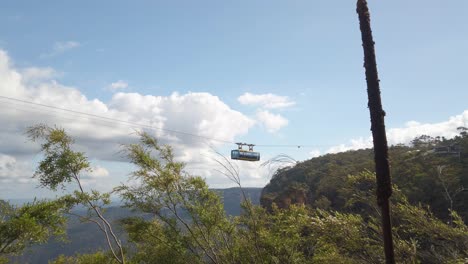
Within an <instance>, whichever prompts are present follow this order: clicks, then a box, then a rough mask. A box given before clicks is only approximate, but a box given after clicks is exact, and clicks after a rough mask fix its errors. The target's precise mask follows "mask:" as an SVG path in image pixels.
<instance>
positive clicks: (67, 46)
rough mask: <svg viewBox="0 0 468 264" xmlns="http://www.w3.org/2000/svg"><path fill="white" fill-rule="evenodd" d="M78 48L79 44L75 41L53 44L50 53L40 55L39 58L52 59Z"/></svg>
mask: <svg viewBox="0 0 468 264" xmlns="http://www.w3.org/2000/svg"><path fill="white" fill-rule="evenodd" d="M80 46H81V44H80V43H79V42H77V41H64V42H55V43H54V46H53V48H52V51H50V52H48V53H43V54H41V58H50V57H54V56H57V55H60V54H62V53H65V52H67V51H69V50H71V49H75V48H78V47H80Z"/></svg>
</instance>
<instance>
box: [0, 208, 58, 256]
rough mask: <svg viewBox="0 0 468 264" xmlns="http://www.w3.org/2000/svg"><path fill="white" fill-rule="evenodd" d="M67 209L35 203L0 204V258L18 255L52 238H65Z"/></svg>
mask: <svg viewBox="0 0 468 264" xmlns="http://www.w3.org/2000/svg"><path fill="white" fill-rule="evenodd" d="M66 209H67V206H66V205H65V204H64V203H63V202H61V201H47V200H43V201H34V202H32V203H27V204H25V205H23V206H21V207H14V206H11V205H10V204H8V203H7V202H5V201H1V200H0V257H1V256H2V255H7V254H19V253H21V251H22V250H23V249H24V248H25V247H27V246H29V245H32V244H37V243H44V242H46V241H47V240H48V239H49V237H51V236H59V237H60V236H64V234H65V231H64V230H65V224H66V219H65V217H63V211H65V210H66Z"/></svg>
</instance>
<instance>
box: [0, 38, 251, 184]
mask: <svg viewBox="0 0 468 264" xmlns="http://www.w3.org/2000/svg"><path fill="white" fill-rule="evenodd" d="M72 46H73V45H72ZM53 73H54V71H53V70H52V69H50V68H28V69H17V68H15V67H13V65H12V63H11V61H10V58H9V56H8V54H7V53H6V52H5V51H2V50H0V94H1V95H2V96H4V97H9V98H16V99H20V100H24V101H29V102H34V103H36V104H40V105H49V106H53V107H57V108H63V109H69V110H72V111H77V112H82V113H89V114H92V115H97V116H104V117H106V118H112V119H117V120H121V121H123V122H120V121H112V120H109V119H102V118H98V117H95V116H94V117H93V116H87V115H82V114H78V113H72V112H68V111H63V110H60V109H57V108H46V107H42V106H40V105H30V104H25V103H21V102H18V101H14V100H9V99H6V98H0V102H1V104H0V107H1V108H2V109H1V111H2V115H0V123H1V124H2V126H1V128H0V149H1V150H2V152H3V153H4V154H5V155H8V156H9V157H13V158H14V159H15V160H16V162H13V163H12V162H11V161H9V163H8V164H13V165H14V166H15V167H16V168H17V169H18V171H17V172H16V174H11V175H17V174H18V175H19V174H20V173H19V172H20V171H23V173H22V175H28V176H31V175H32V172H31V170H26V169H25V167H24V166H22V164H23V162H24V164H27V161H30V160H33V159H36V160H37V157H35V156H34V155H35V154H36V153H37V152H38V150H39V149H38V145H37V144H33V143H31V142H28V141H27V139H26V137H25V135H24V131H25V130H26V128H27V127H28V126H30V125H34V124H37V123H45V124H49V125H51V126H54V125H58V126H60V127H63V128H65V129H66V130H67V132H69V133H70V135H72V136H73V137H74V138H75V139H76V144H77V145H76V148H77V150H79V151H84V152H86V153H87V155H88V156H89V157H90V158H91V159H93V160H96V161H98V162H100V161H125V158H124V157H123V155H122V154H121V153H120V154H119V151H121V147H120V146H121V144H125V143H130V142H135V140H136V136H135V130H141V129H143V130H147V131H148V132H150V133H151V134H153V135H155V136H157V137H158V138H159V139H160V141H161V143H170V144H171V145H172V146H173V147H174V150H175V155H176V157H177V159H179V160H182V161H185V162H187V163H195V164H196V163H197V162H199V163H204V164H207V162H210V161H211V162H212V159H211V158H205V157H203V156H201V153H202V152H203V151H204V150H209V149H210V146H212V147H214V148H218V147H223V146H224V145H225V142H224V141H228V142H231V141H234V140H235V138H236V137H238V136H241V135H244V134H246V133H247V132H248V131H249V129H250V128H251V127H253V126H254V124H255V123H256V121H255V120H253V119H252V118H249V117H247V116H245V115H244V114H242V113H241V112H238V111H235V110H233V109H231V108H230V107H229V106H228V105H226V104H225V103H224V102H223V101H221V100H220V98H218V97H217V96H214V95H212V94H210V93H186V94H179V93H172V94H171V95H169V96H156V95H142V94H138V93H123V92H118V93H115V94H114V95H113V96H112V98H111V99H110V100H109V101H108V102H103V101H100V100H98V99H89V98H87V97H86V96H85V95H84V94H83V93H81V91H80V90H78V89H77V88H74V87H69V86H65V85H63V84H61V83H59V82H58V81H56V80H53V76H54V74H53ZM31 80H34V82H31ZM128 122H130V123H132V124H142V125H143V127H142V126H139V125H131V124H129V123H128ZM151 128H152V129H151ZM176 131H179V132H181V133H177V132H176ZM193 135H198V136H193ZM212 139H220V140H222V141H218V140H212ZM223 140H224V141H223ZM8 166H9V167H11V166H10V165H8ZM4 167H5V168H6V165H5V166H4ZM105 170H106V169H104V168H102V167H97V168H95V170H94V172H93V173H91V174H90V175H86V176H85V177H88V179H86V180H87V182H92V181H91V180H94V179H95V178H97V177H99V176H101V177H102V176H104V175H106V174H108V172H107V173H106V171H105ZM205 172H206V171H203V174H204V173H205ZM207 175H208V174H207ZM108 178H112V177H108ZM223 180H224V181H225V179H223Z"/></svg>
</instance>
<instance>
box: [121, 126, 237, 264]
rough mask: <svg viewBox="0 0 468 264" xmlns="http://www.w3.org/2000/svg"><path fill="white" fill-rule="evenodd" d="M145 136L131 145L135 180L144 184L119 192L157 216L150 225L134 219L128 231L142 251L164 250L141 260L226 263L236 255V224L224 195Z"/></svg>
mask: <svg viewBox="0 0 468 264" xmlns="http://www.w3.org/2000/svg"><path fill="white" fill-rule="evenodd" d="M140 136H141V139H140V144H132V145H128V146H127V147H126V152H127V154H128V157H129V159H130V160H131V162H132V163H134V164H135V165H136V166H137V168H138V169H137V170H136V171H135V172H134V173H133V176H134V178H135V179H136V180H137V182H138V183H139V184H138V185H122V186H120V187H118V188H116V191H117V192H119V193H120V194H121V195H122V197H123V198H124V200H125V201H126V204H127V206H130V207H132V208H135V209H138V210H141V211H143V212H145V213H151V214H153V215H154V216H155V217H156V218H155V219H154V220H150V221H144V220H142V219H139V220H138V221H136V219H133V220H132V221H127V222H126V227H127V230H128V231H131V232H130V238H131V239H133V241H134V242H136V243H137V247H138V248H140V249H145V248H148V247H150V248H152V247H156V248H158V249H159V250H160V251H158V252H145V251H144V250H139V251H138V253H137V258H139V259H140V260H141V259H146V261H149V259H151V261H154V262H158V263H159V262H164V261H167V259H168V257H169V256H170V258H169V260H171V261H172V262H174V263H186V261H187V259H190V261H191V262H192V263H197V262H203V261H204V260H206V259H209V260H211V261H212V262H215V263H220V262H221V258H222V256H223V255H225V254H228V252H229V251H230V250H229V248H230V243H231V242H230V241H229V240H230V238H229V236H230V233H232V232H233V229H234V226H233V224H232V222H230V221H229V220H228V218H227V216H226V214H225V212H224V209H223V206H222V202H221V199H220V197H219V195H217V194H216V193H215V192H213V191H211V190H209V189H208V185H207V184H206V182H205V181H204V180H203V179H202V178H200V177H196V176H192V175H188V174H187V173H185V172H184V171H183V167H184V164H183V163H180V162H176V161H174V158H173V153H172V149H171V148H170V147H168V146H160V145H159V144H158V142H157V140H156V139H155V138H153V137H151V136H150V135H148V134H146V133H142V134H140ZM143 227H144V228H145V229H144V230H145V231H142V230H143V229H141V228H143ZM148 230H150V231H151V232H147V231H148ZM141 232H145V233H146V234H145V233H141ZM172 248H173V249H174V250H172ZM177 252H178V253H177ZM150 256H151V257H150ZM141 261H143V260H141ZM143 263H147V262H145V261H143Z"/></svg>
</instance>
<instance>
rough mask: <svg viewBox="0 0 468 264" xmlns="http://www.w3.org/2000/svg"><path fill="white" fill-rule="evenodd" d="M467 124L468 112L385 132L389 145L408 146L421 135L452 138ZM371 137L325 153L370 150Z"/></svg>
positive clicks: (361, 138) (409, 124) (413, 122)
mask: <svg viewBox="0 0 468 264" xmlns="http://www.w3.org/2000/svg"><path fill="white" fill-rule="evenodd" d="M466 124H468V110H465V111H463V113H461V114H459V115H456V116H452V117H450V118H449V119H448V120H447V121H443V122H438V123H426V124H422V123H419V122H417V121H409V122H407V123H406V124H405V126H404V127H401V128H390V129H388V130H387V141H388V144H389V145H396V144H409V143H410V142H411V141H412V140H413V139H414V138H416V137H418V136H421V135H428V136H431V137H437V136H440V137H446V138H453V137H454V136H456V135H458V134H459V132H458V131H457V128H458V127H462V126H466ZM372 147H373V143H372V137H371V136H369V137H365V138H363V137H360V138H357V139H352V140H351V141H350V143H349V144H340V145H337V146H333V147H331V148H329V149H328V150H327V151H326V152H327V153H338V152H343V151H348V150H356V149H365V148H372Z"/></svg>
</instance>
